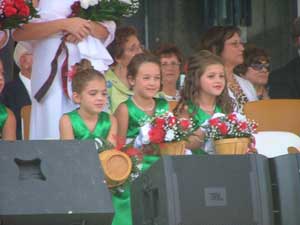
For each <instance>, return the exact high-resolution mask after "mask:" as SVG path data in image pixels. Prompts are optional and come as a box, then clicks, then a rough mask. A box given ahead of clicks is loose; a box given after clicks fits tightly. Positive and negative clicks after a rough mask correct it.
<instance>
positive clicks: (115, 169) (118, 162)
mask: <svg viewBox="0 0 300 225" xmlns="http://www.w3.org/2000/svg"><path fill="white" fill-rule="evenodd" d="M99 159H100V161H101V164H102V168H103V172H104V176H105V179H106V183H107V185H108V187H116V186H119V185H121V184H123V183H124V182H125V181H126V180H127V178H128V176H129V175H130V172H131V168H132V162H131V159H130V158H129V156H128V155H126V154H125V153H124V152H121V151H118V150H106V151H103V152H101V153H100V154H99Z"/></svg>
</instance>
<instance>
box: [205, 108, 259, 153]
mask: <svg viewBox="0 0 300 225" xmlns="http://www.w3.org/2000/svg"><path fill="white" fill-rule="evenodd" d="M201 127H202V129H203V130H204V132H205V135H206V139H210V140H213V141H214V146H215V150H216V152H217V153H218V154H245V153H247V152H248V151H251V150H252V149H254V146H255V139H254V136H253V134H254V133H256V129H257V124H256V122H254V121H253V120H252V121H250V120H248V119H247V118H246V117H245V116H244V115H242V114H239V113H235V112H234V113H231V114H228V115H225V114H222V113H216V114H214V116H213V117H212V118H211V119H209V120H207V121H206V122H205V123H204V124H202V126H201Z"/></svg>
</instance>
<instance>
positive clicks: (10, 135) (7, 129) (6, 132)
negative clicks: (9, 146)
mask: <svg viewBox="0 0 300 225" xmlns="http://www.w3.org/2000/svg"><path fill="white" fill-rule="evenodd" d="M6 110H7V114H8V117H7V119H6V121H5V124H4V126H3V129H2V140H6V141H14V140H16V119H15V116H14V113H13V112H12V111H11V110H10V109H8V108H6Z"/></svg>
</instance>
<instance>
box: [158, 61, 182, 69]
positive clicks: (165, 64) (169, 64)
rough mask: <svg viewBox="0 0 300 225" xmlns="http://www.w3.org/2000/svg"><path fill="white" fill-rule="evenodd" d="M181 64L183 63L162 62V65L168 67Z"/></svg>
mask: <svg viewBox="0 0 300 225" xmlns="http://www.w3.org/2000/svg"><path fill="white" fill-rule="evenodd" d="M180 64H181V63H176V62H171V63H161V64H160V65H161V67H162V68H167V67H171V68H178V67H179V66H180Z"/></svg>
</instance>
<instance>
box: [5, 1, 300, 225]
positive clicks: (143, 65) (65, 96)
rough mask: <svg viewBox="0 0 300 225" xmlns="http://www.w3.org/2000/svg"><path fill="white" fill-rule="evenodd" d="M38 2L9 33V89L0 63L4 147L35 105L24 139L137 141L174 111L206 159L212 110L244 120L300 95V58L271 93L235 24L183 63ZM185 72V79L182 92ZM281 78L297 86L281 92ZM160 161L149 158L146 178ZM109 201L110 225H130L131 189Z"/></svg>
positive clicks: (212, 33)
mask: <svg viewBox="0 0 300 225" xmlns="http://www.w3.org/2000/svg"><path fill="white" fill-rule="evenodd" d="M55 1H57V0H55ZM39 4H40V5H39V9H40V15H41V17H40V18H38V19H34V21H32V22H31V23H29V24H25V25H23V27H22V28H17V29H16V30H14V31H13V32H12V33H11V35H12V37H13V38H14V40H15V41H17V42H18V43H17V44H16V47H15V51H14V61H15V63H16V65H17V66H18V68H19V69H20V72H19V73H18V74H17V75H16V76H15V79H14V80H13V81H11V82H8V83H6V84H5V85H4V83H5V81H4V70H3V65H2V63H1V62H0V92H1V101H2V103H1V104H0V128H1V136H2V139H3V140H15V139H22V123H21V118H20V111H21V108H22V107H23V106H25V105H28V104H32V110H31V125H30V139H62V140H66V139H68V140H70V139H79V140H86V139H94V138H97V137H101V138H103V139H106V140H108V141H109V142H111V143H112V144H113V145H124V144H126V142H128V141H129V140H132V139H134V138H135V137H136V136H137V135H138V133H139V129H140V127H141V118H147V117H149V118H150V117H152V116H157V115H162V114H163V113H166V112H168V111H173V112H174V114H175V115H176V116H178V117H182V118H193V121H194V122H195V123H194V125H193V132H194V135H192V136H190V137H189V141H188V142H187V145H186V147H187V148H188V149H190V150H191V152H192V154H207V153H209V154H210V153H213V151H212V150H211V149H206V148H205V145H204V144H203V142H204V132H203V131H202V130H201V129H200V126H201V124H203V123H204V121H206V120H207V119H209V118H210V117H212V115H213V114H214V113H217V112H222V113H230V112H233V111H236V112H240V113H242V112H243V106H244V105H245V104H246V103H247V102H249V101H257V100H260V99H268V98H270V97H273V96H275V97H279V98H280V97H288V98H298V97H299V95H298V94H297V93H298V92H299V90H300V89H299V88H297V87H294V86H296V85H297V82H296V83H295V82H293V81H294V80H297V81H298V80H299V79H298V78H297V76H296V74H297V71H298V70H297V68H298V67H299V65H300V63H299V62H298V61H297V60H299V57H297V58H296V59H295V62H293V66H290V65H289V64H288V65H286V67H284V68H282V69H281V70H279V71H276V72H274V78H272V79H271V81H272V82H271V83H270V86H268V77H269V73H270V57H269V55H268V54H267V52H266V51H265V50H264V49H262V48H259V47H257V46H254V45H251V44H247V45H244V44H243V43H242V41H241V31H240V30H239V28H237V27H234V26H215V27H212V28H210V29H209V30H208V31H206V33H204V34H203V36H202V38H201V40H199V49H197V50H196V51H195V52H194V53H193V54H192V55H191V56H189V57H186V60H184V57H183V54H182V53H181V51H180V49H179V48H178V46H176V45H174V44H171V43H167V44H164V45H162V46H160V47H159V48H158V49H156V50H153V51H151V50H149V49H144V47H143V46H142V44H141V42H140V40H139V38H138V33H137V31H136V29H135V28H134V27H132V26H124V27H117V28H116V24H115V23H114V22H113V21H105V22H103V23H95V22H91V21H88V20H84V19H80V18H67V15H68V14H67V10H63V9H64V8H69V6H70V3H69V1H66V2H65V3H62V2H61V1H60V2H59V4H60V6H61V7H60V8H59V10H58V9H57V7H55V5H56V4H55V3H54V1H40V3H39ZM56 10H58V11H57V13H56V14H54V13H53V12H56ZM50 12H51V13H50ZM294 27H296V28H294V33H293V35H294V38H295V42H296V43H300V41H299V40H300V20H299V19H296V20H295V23H294ZM8 37H9V33H8V32H7V31H2V32H1V35H0V40H1V41H0V44H1V45H2V46H4V45H5V43H6V42H7V39H8ZM90 40H92V43H93V45H92V47H94V48H95V49H93V51H92V52H87V51H85V50H86V48H84V49H83V48H82V45H83V44H84V45H83V46H85V47H87V46H89V47H90V44H91V42H89V41H90ZM83 42H84V43H83ZM82 43H83V44H82ZM81 44H82V45H81ZM106 47H107V49H106ZM58 50H60V51H58ZM58 52H59V54H58ZM95 52H96V53H97V54H96V56H95V54H94V53H95ZM151 52H153V53H151ZM109 53H110V54H109ZM287 67H289V69H288V68H287ZM286 71H289V78H288V79H286V78H285V72H286ZM183 73H184V74H185V81H184V83H183V85H179V78H180V76H181V74H183ZM271 77H272V76H271ZM279 80H280V82H279ZM282 80H286V81H287V82H291V84H292V85H293V87H294V88H290V89H289V88H288V89H287V90H286V91H285V90H281V87H280V86H281V81H282ZM291 84H288V83H286V87H290V85H291ZM284 87H285V86H284ZM269 88H270V93H269ZM273 88H274V89H273ZM279 89H280V91H278V90H279ZM290 92H293V95H290V94H289V93H290ZM158 158H159V156H157V155H151V154H147V155H145V156H144V158H143V162H142V171H145V170H147V169H148V168H149V167H150V166H151V165H152V164H153V163H154V162H155V161H156V160H158ZM113 202H114V205H115V208H116V215H115V218H114V222H113V224H114V225H122V224H124V225H129V224H131V216H130V213H131V212H130V194H129V187H127V189H125V191H124V192H123V193H122V194H119V195H113Z"/></svg>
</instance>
